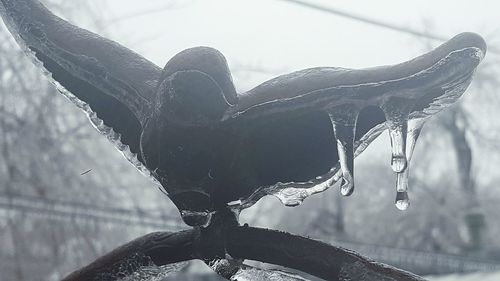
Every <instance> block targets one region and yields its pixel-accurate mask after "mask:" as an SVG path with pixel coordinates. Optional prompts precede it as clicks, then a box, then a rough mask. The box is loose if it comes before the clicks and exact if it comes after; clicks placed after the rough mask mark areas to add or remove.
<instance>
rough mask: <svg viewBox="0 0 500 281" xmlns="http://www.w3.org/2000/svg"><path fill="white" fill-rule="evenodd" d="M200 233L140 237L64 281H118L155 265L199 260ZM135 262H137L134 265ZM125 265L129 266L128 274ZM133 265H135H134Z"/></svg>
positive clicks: (152, 234) (167, 233)
mask: <svg viewBox="0 0 500 281" xmlns="http://www.w3.org/2000/svg"><path fill="white" fill-rule="evenodd" d="M198 236H199V231H197V230H195V229H192V230H186V231H180V232H175V233H171V232H155V233H151V234H148V235H145V236H142V237H139V238H137V239H135V240H133V241H131V242H129V243H127V244H125V245H123V246H121V247H119V248H116V249H115V250H113V251H112V252H110V253H108V254H106V255H104V256H102V257H100V258H98V259H97V260H95V261H94V262H92V263H91V264H89V265H87V266H85V267H83V268H81V269H80V270H77V271H75V272H73V273H72V274H70V275H68V276H67V277H66V278H64V279H63V281H81V280H99V281H114V280H116V278H117V274H118V273H119V274H129V275H130V274H133V273H134V272H135V271H137V270H139V269H140V268H141V267H145V266H149V265H150V263H151V262H153V263H154V264H155V265H157V266H161V265H166V264H172V263H178V262H182V261H188V260H192V259H195V258H196V257H195V256H194V255H193V254H194V253H195V251H194V249H195V246H194V242H195V241H196V237H198ZM131 261H133V263H131ZM124 265H127V268H126V271H124ZM131 265H132V266H131Z"/></svg>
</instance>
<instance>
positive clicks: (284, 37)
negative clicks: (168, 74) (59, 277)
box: [106, 0, 500, 89]
mask: <svg viewBox="0 0 500 281" xmlns="http://www.w3.org/2000/svg"><path fill="white" fill-rule="evenodd" d="M306 1H308V2H311V3H318V4H322V5H325V6H329V7H332V8H336V9H341V10H343V11H346V12H350V13H353V14H356V15H360V16H364V17H369V18H373V19H377V20H380V21H384V22H387V23H391V24H395V25H400V26H404V27H410V28H413V29H417V30H421V31H424V30H428V31H429V32H432V33H434V34H438V35H441V36H445V37H450V38H451V37H452V36H453V35H455V34H458V33H460V32H462V31H475V32H478V33H480V34H482V35H483V36H485V37H487V38H491V39H494V35H492V34H494V33H495V32H496V33H499V34H498V35H497V36H496V37H499V39H500V19H499V16H498V11H499V10H500V4H498V1H495V0H490V1H479V0H478V1H470V0H461V1H454V0H439V1H438V0H420V1H400V0H377V1H368V0H364V1H362V0H341V1H332V0H306ZM106 3H107V5H108V7H109V10H110V13H109V14H107V15H106V17H107V19H106V20H111V19H115V18H123V17H128V16H130V15H135V16H134V17H130V18H129V19H127V20H119V21H116V22H114V23H113V24H112V25H110V26H109V30H110V32H109V34H110V36H111V37H112V38H113V39H114V40H116V41H118V42H120V43H122V44H124V45H126V46H127V47H129V48H132V49H134V50H135V51H137V52H139V53H140V54H142V55H144V56H145V57H147V58H148V59H150V60H152V61H153V62H155V63H156V64H158V65H160V66H163V65H164V64H165V63H166V62H167V61H168V59H169V58H171V57H172V56H173V55H174V54H175V53H177V52H179V51H181V50H183V49H185V48H189V47H193V46H200V45H204V46H211V47H215V48H217V49H219V50H220V51H222V52H223V53H224V54H225V56H226V57H227V59H228V61H229V63H230V65H231V67H232V68H234V70H235V71H236V72H235V76H236V77H235V80H236V81H235V82H236V83H237V87H238V88H240V89H247V88H249V87H252V86H253V85H254V84H255V83H257V82H259V80H264V79H267V78H270V77H272V76H273V74H275V73H283V72H288V71H291V70H297V69H301V68H305V67H313V66H342V67H353V68H359V67H369V66H376V65H384V64H392V63H398V62H401V61H403V60H406V59H410V58H411V57H413V56H416V55H418V54H420V53H421V52H422V51H424V50H425V45H424V44H423V43H421V42H422V40H419V39H418V38H415V37H413V36H410V35H406V34H403V33H399V32H395V31H391V30H387V29H383V28H380V27H377V26H373V25H369V24H366V23H360V22H357V21H353V20H350V19H346V18H342V17H339V16H334V15H331V14H327V13H322V12H319V11H315V10H311V9H307V8H304V7H301V6H297V5H295V4H291V3H289V2H287V1H284V0H251V1H250V0H246V1H244V0H210V1H208V0H175V1H165V0H147V1H145V0H143V1H136V0H107V1H106ZM171 3H172V4H171ZM166 6H167V7H168V6H170V9H162V8H164V7H166ZM151 11H155V12H151ZM142 12H149V13H145V15H143V16H137V14H141V13H142ZM497 42H500V41H499V40H498V39H497ZM491 43H494V42H493V41H492V42H490V44H491ZM433 44H434V45H436V44H438V42H433ZM242 67H244V68H256V69H265V70H268V71H269V72H271V73H269V74H267V75H259V76H256V77H252V78H253V80H252V81H248V79H247V78H248V77H247V76H242V75H241V74H240V73H238V70H239V69H241V68H242ZM242 78H244V79H242Z"/></svg>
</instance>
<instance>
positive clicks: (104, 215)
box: [0, 195, 180, 230]
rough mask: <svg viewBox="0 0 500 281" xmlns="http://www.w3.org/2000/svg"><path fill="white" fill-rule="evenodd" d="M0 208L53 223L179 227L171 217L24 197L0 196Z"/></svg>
mask: <svg viewBox="0 0 500 281" xmlns="http://www.w3.org/2000/svg"><path fill="white" fill-rule="evenodd" d="M0 209H2V210H4V211H5V213H7V215H9V212H10V211H16V212H20V213H26V214H30V215H39V216H44V217H48V218H49V219H56V220H70V221H73V220H79V221H95V222H100V223H112V224H121V225H133V226H142V227H151V228H155V229H167V230H175V229H178V228H179V227H180V225H179V224H178V223H175V222H176V221H179V219H178V218H175V217H173V216H163V215H153V214H150V213H145V212H138V211H134V210H130V209H119V208H103V207H98V206H93V205H86V204H81V203H71V202H62V201H56V200H47V199H45V198H37V197H32V196H24V195H20V196H19V195H14V196H10V195H9V196H5V195H0Z"/></svg>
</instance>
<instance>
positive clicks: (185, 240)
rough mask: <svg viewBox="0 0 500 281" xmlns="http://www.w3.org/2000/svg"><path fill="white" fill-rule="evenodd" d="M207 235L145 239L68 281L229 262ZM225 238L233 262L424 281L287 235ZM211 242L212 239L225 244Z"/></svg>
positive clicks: (243, 231)
mask: <svg viewBox="0 0 500 281" xmlns="http://www.w3.org/2000/svg"><path fill="white" fill-rule="evenodd" d="M202 233H203V232H202V231H200V230H199V229H192V230H187V231H181V232H176V233H168V232H158V233H152V234H149V235H146V236H143V237H140V238H138V239H136V240H134V241H132V242H130V243H127V244H125V245H124V246H122V247H119V248H117V249H116V250H114V251H112V252H111V253H109V254H107V255H105V256H103V257H101V258H99V259H97V260H96V261H95V262H93V263H91V264H90V265H88V266H86V267H84V268H82V269H80V270H78V271H76V272H74V273H72V274H71V275H69V276H68V277H66V278H65V279H64V280H63V281H77V280H96V278H99V280H100V281H103V280H104V281H105V280H110V281H111V280H114V279H112V277H111V276H116V275H113V271H114V270H115V269H116V268H117V266H118V267H119V266H120V264H122V263H123V261H127V260H129V259H130V258H132V257H136V256H137V255H138V254H139V256H140V257H142V259H140V260H142V261H143V262H142V264H141V263H140V262H137V263H135V266H136V268H130V272H129V274H132V273H133V272H134V271H135V270H138V269H140V267H141V266H147V265H149V262H153V264H154V265H156V266H162V265H166V264H171V263H177V262H182V261H187V260H192V259H203V260H209V259H215V258H224V257H217V256H214V254H213V253H214V252H213V251H212V249H205V246H204V245H206V241H205V243H200V241H201V240H203V239H202V238H201V235H202ZM224 236H225V241H226V243H225V246H226V251H227V253H228V254H229V255H231V256H232V257H233V258H239V259H249V260H256V261H261V262H265V263H271V264H276V265H281V266H285V267H289V268H293V269H297V270H300V271H303V272H307V273H309V274H311V275H314V276H317V277H319V278H323V279H325V280H364V281H370V280H373V281H375V280H376V281H380V280H397V281H422V280H424V279H422V278H421V277H419V276H416V275H414V274H412V273H409V272H406V271H403V270H400V269H397V268H394V267H391V266H388V265H385V264H381V263H376V262H373V261H370V260H369V259H367V258H365V257H363V256H361V255H359V254H357V253H355V252H352V251H349V250H346V249H343V248H339V247H334V246H332V245H329V244H326V243H323V242H319V241H315V240H313V239H310V238H306V237H301V236H297V235H292V234H288V233H285V232H280V231H275V230H269V229H262V228H253V227H247V226H237V227H230V228H227V229H226V231H225V234H224ZM210 237H211V239H212V240H214V239H217V240H219V239H221V240H222V239H224V238H223V237H216V236H210ZM205 238H206V237H205ZM205 238H204V239H205ZM212 242H213V243H214V244H217V243H216V242H219V243H220V241H212ZM144 257H145V258H144ZM103 277H104V278H103ZM105 277H108V279H106V278H105Z"/></svg>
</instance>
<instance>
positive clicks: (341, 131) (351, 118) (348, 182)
mask: <svg viewBox="0 0 500 281" xmlns="http://www.w3.org/2000/svg"><path fill="white" fill-rule="evenodd" d="M358 114H359V109H358V108H356V107H353V106H343V107H336V108H334V109H332V110H331V111H330V112H329V115H330V120H331V121H332V125H333V131H334V133H335V138H336V139H337V151H338V155H339V161H340V168H341V170H342V182H341V184H340V192H341V193H342V195H344V196H349V195H351V194H352V193H353V191H354V134H355V133H356V120H357V118H358Z"/></svg>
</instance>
